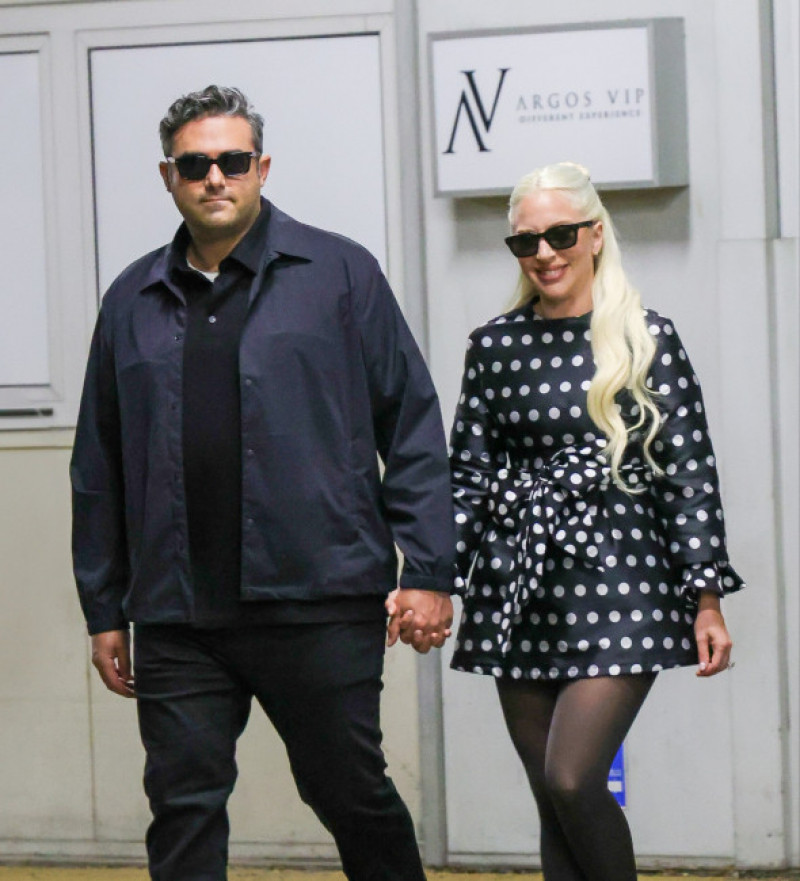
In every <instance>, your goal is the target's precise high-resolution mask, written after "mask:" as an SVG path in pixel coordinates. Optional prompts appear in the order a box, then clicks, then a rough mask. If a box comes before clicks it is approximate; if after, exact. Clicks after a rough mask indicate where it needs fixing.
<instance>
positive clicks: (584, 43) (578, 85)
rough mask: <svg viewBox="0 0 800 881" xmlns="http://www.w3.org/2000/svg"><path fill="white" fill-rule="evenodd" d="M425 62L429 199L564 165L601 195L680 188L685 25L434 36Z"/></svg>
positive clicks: (505, 185)
mask: <svg viewBox="0 0 800 881" xmlns="http://www.w3.org/2000/svg"><path fill="white" fill-rule="evenodd" d="M429 58H430V70H431V82H432V89H433V102H432V103H433V112H434V125H435V135H434V141H435V143H434V149H435V165H436V167H435V174H436V193H437V195H449V196H475V195H493V194H498V193H502V194H507V193H508V192H509V191H510V190H511V188H512V187H513V186H514V184H515V183H516V182H517V180H519V178H520V177H522V175H524V174H526V173H527V172H529V171H531V170H533V169H534V168H536V167H538V166H540V165H545V164H547V163H550V162H559V161H562V160H571V161H573V162H579V163H580V164H581V165H585V166H586V167H587V168H588V169H589V171H590V174H591V177H592V181H593V182H594V183H595V185H596V186H599V187H602V188H604V189H623V188H624V189H638V188H643V187H666V186H683V185H685V184H687V183H688V178H689V175H688V162H687V149H686V68H685V61H684V36H683V20H682V19H677V18H662V19H649V20H647V21H619V22H603V23H591V24H576V25H562V26H558V27H547V28H538V29H534V30H525V31H519V30H515V31H500V32H498V31H490V32H480V33H469V34H463V33H462V34H431V35H430V37H429Z"/></svg>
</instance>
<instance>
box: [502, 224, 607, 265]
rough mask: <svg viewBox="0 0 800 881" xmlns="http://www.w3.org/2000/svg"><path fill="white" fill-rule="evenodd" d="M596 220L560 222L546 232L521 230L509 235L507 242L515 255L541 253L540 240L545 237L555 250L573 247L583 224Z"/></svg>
mask: <svg viewBox="0 0 800 881" xmlns="http://www.w3.org/2000/svg"><path fill="white" fill-rule="evenodd" d="M595 223H597V221H596V220H582V221H581V222H580V223H560V224H559V225H558V226H551V227H550V229H546V230H545V231H544V232H520V233H517V234H516V235H515V236H509V237H508V238H507V239H506V240H505V242H506V244H507V245H508V247H509V248H510V250H511V253H512V254H513V255H514V256H515V257H535V256H536V255H537V254H538V253H539V242H541V240H542V239H544V240H545V241H546V242H547V244H548V245H550V247H551V248H552V249H553V250H554V251H564V250H565V249H566V248H572V247H573V246H574V245H575V242H577V241H578V230H579V229H580V228H581V227H582V226H594V225H595Z"/></svg>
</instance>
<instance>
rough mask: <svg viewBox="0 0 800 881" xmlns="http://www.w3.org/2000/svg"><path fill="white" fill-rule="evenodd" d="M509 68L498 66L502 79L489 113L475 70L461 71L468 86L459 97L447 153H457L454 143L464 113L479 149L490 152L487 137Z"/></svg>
mask: <svg viewBox="0 0 800 881" xmlns="http://www.w3.org/2000/svg"><path fill="white" fill-rule="evenodd" d="M509 70H511V68H510V67H500V68H498V72H499V73H500V79H499V81H498V83H497V89H496V90H495V93H494V100H493V101H492V109H491V110H490V111H489V112H488V113H487V111H486V106H485V105H484V103H483V99H482V98H481V93H480V92H479V91H478V86H477V84H476V82H475V71H474V70H462V71H461V73H463V74H464V76H465V77H466V78H467V88H465V89H464V90H463V91H462V92H461V98H460V99H459V101H458V107H457V108H456V118H455V120H454V121H453V128H452V131H451V132H450V143H449V144H448V145H447V149H446V150H445V151H444V152H445V153H455V150H454V148H453V145H454V144H455V140H456V133H457V132H458V126H459V123H460V122H461V117H462V114H463V115H464V116H465V117H466V119H467V123H468V125H469V127H470V129H471V130H472V134H473V135H474V137H475V143H476V144H477V145H478V150H480V152H481V153H489V152H490V150H489V148H488V147H487V146H486V142H485V138H486V136H487V135H488V134H489V131H490V129H491V127H492V123H493V122H494V115H495V113H496V111H497V102H498V101H499V100H500V92H501V91H502V89H503V82H504V81H505V78H506V74H507V73H508V72H509Z"/></svg>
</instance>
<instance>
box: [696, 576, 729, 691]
mask: <svg viewBox="0 0 800 881" xmlns="http://www.w3.org/2000/svg"><path fill="white" fill-rule="evenodd" d="M694 635H695V639H696V640H697V656H698V659H699V661H700V667H699V669H698V671H697V675H698V676H713V675H714V674H715V673H721V672H722V671H723V670H727V669H729V668H730V667H732V666H733V664H732V663H731V659H730V658H731V648H732V646H733V643H732V642H731V637H730V634H729V633H728V628H727V627H726V626H725V619H724V618H723V617H722V612H721V611H720V606H719V597H718V596H717V595H716V594H715V593H712V592H711V591H701V592H700V596H699V598H698V609H697V618H696V619H695V622H694Z"/></svg>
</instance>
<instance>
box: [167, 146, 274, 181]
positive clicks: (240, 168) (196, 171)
mask: <svg viewBox="0 0 800 881" xmlns="http://www.w3.org/2000/svg"><path fill="white" fill-rule="evenodd" d="M259 155H260V154H259V153H246V152H245V151H244V150H226V151H225V152H224V153H220V154H219V156H217V157H216V159H212V158H211V157H210V156H206V154H205V153H184V154H183V155H182V156H167V162H173V163H174V164H175V167H176V168H177V169H178V174H179V175H180V176H181V177H182V178H184V180H203V178H204V177H205V176H206V175H207V174H208V172H209V171H211V166H212V165H216V166H217V168H219V170H220V171H221V172H222V173H223V174H224V175H225V177H236V176H237V175H239V174H247V172H248V171H249V170H250V160H251V159H257V158H258V156H259Z"/></svg>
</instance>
